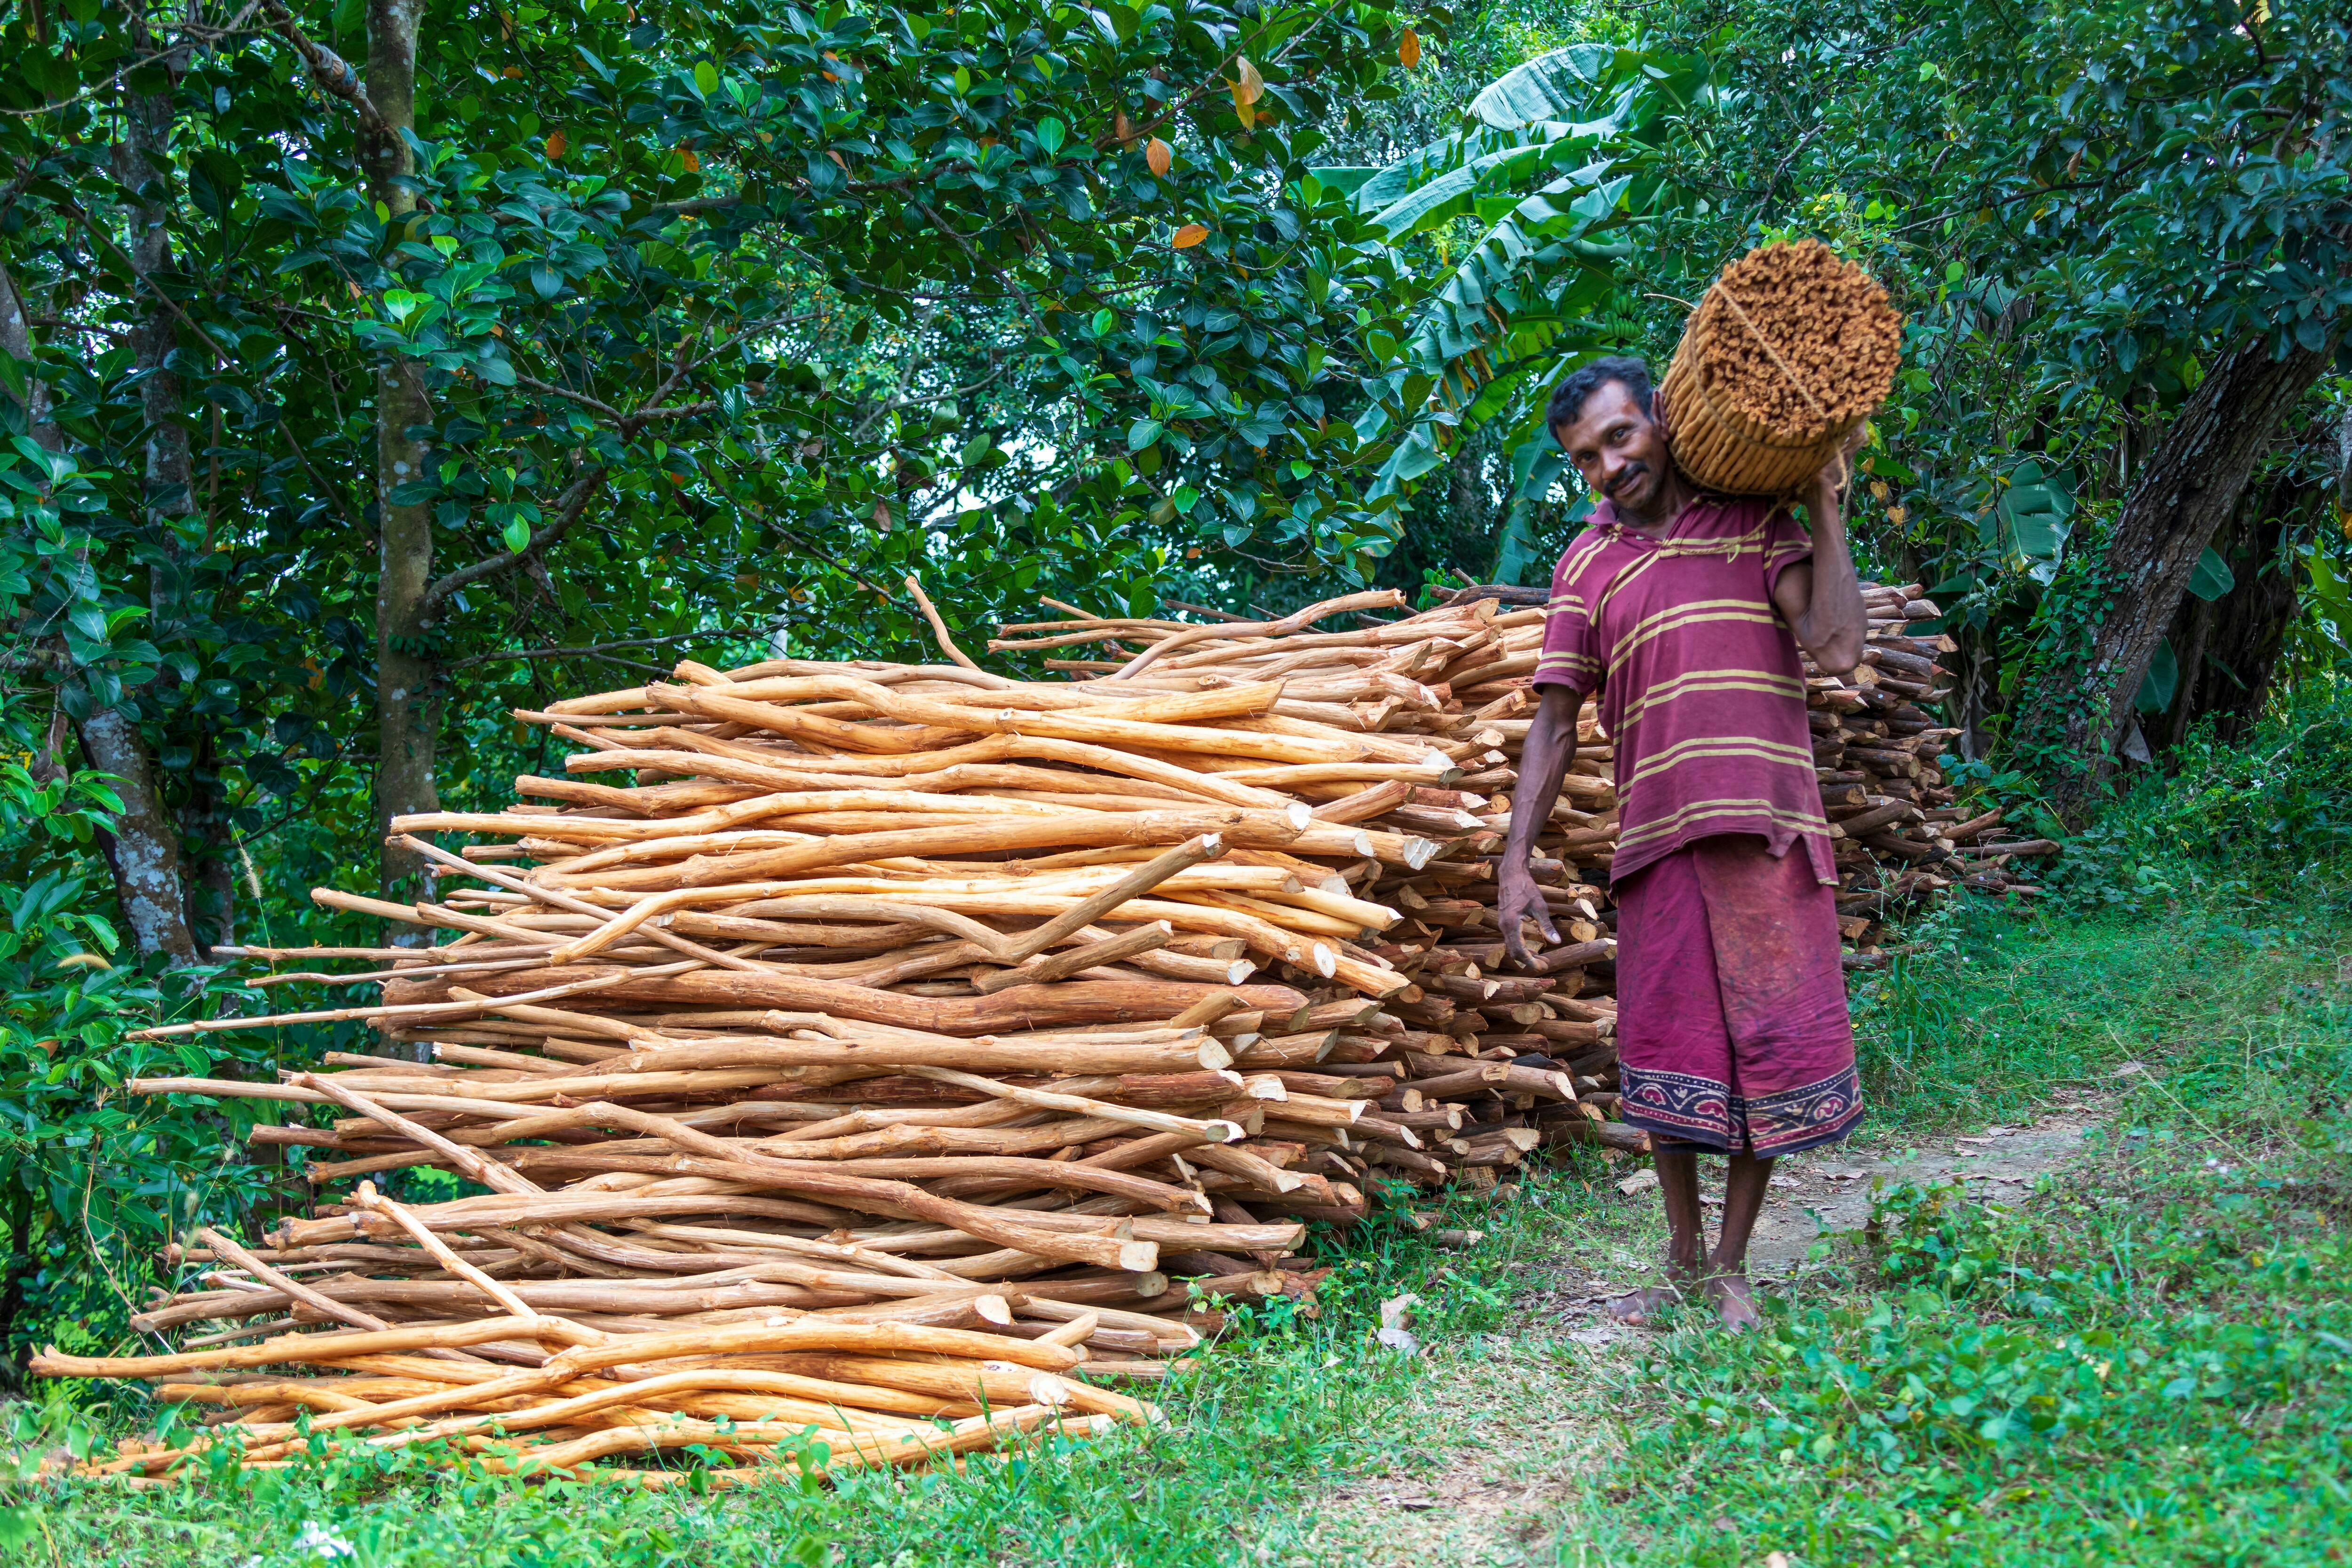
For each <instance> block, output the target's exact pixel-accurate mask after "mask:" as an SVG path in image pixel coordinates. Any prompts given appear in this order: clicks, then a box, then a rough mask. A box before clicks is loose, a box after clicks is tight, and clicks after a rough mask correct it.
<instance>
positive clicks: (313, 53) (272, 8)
mask: <svg viewBox="0 0 2352 1568" xmlns="http://www.w3.org/2000/svg"><path fill="white" fill-rule="evenodd" d="M261 9H262V10H263V12H264V13H265V14H267V15H268V17H269V20H270V21H271V22H272V23H273V24H275V26H276V27H277V30H278V32H280V33H282V34H284V35H285V37H286V41H287V42H288V43H289V44H291V45H293V46H294V52H295V53H296V54H298V55H300V56H301V57H302V64H303V65H304V66H305V67H307V68H309V70H310V80H311V81H312V82H313V83H314V84H315V85H316V86H317V87H318V89H319V90H320V91H321V92H324V93H328V94H331V96H333V97H336V98H340V99H343V100H346V101H348V102H349V103H350V104H351V106H352V108H354V109H356V110H359V116H360V123H361V124H362V125H363V126H365V127H366V128H367V129H368V130H369V131H370V132H373V134H375V135H378V136H388V135H390V134H391V133H392V132H391V130H390V128H389V127H387V126H386V125H385V124H384V122H383V116H382V115H381V114H378V113H377V112H376V109H375V102H374V100H372V99H370V98H369V97H368V95H367V90H366V89H364V88H362V87H361V86H360V79H359V73H358V72H357V71H354V70H353V69H352V68H351V66H350V65H349V64H348V63H346V62H345V61H344V59H343V57H342V56H341V55H339V54H337V53H335V51H334V50H332V49H330V48H327V47H324V46H322V45H320V44H316V43H313V42H312V41H311V40H310V36H309V35H308V34H306V33H304V32H303V31H302V28H301V26H300V24H299V23H298V22H296V21H295V20H294V14H293V13H292V12H291V11H289V10H288V9H287V8H286V6H285V5H284V4H283V0H261Z"/></svg>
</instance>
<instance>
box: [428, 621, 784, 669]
mask: <svg viewBox="0 0 2352 1568" xmlns="http://www.w3.org/2000/svg"><path fill="white" fill-rule="evenodd" d="M766 635H767V634H766V633H765V632H761V631H758V630H756V629H754V628H752V627H749V626H730V627H728V628H725V629H723V630H719V631H715V632H673V633H672V634H670V635H669V636H668V637H623V638H621V639H619V640H618V641H615V642H600V643H590V644H588V645H586V646H585V647H524V648H512V649H508V650H504V651H501V652H499V653H478V654H472V655H469V656H467V658H458V659H452V660H450V661H449V662H448V663H447V664H445V665H443V666H442V667H441V668H444V669H464V668H467V666H468V665H475V664H497V663H499V662H501V661H503V660H506V659H531V658H594V657H595V656H597V655H599V654H603V653H609V652H611V651H612V650H613V649H614V648H622V647H661V646H663V645H664V644H666V643H674V642H694V641H696V640H698V639H700V638H705V637H710V638H717V637H765V636H766ZM665 673H667V672H665Z"/></svg>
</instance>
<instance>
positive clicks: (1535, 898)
mask: <svg viewBox="0 0 2352 1568" xmlns="http://www.w3.org/2000/svg"><path fill="white" fill-rule="evenodd" d="M1495 891H1496V900H1495V914H1496V918H1497V919H1498V920H1500V921H1502V922H1503V951H1504V952H1507V953H1509V954H1510V955H1511V962H1512V963H1516V964H1517V965H1518V966H1519V967H1520V968H1521V969H1533V968H1534V967H1535V960H1534V959H1533V958H1531V957H1529V956H1528V942H1527V938H1526V936H1525V935H1523V934H1522V933H1521V931H1520V925H1521V922H1523V921H1528V920H1532V921H1535V922H1536V930H1538V931H1541V932H1542V933H1543V939H1544V941H1546V942H1552V943H1554V944H1557V943H1558V942H1559V928H1558V927H1557V926H1555V925H1553V924H1552V923H1551V910H1549V908H1548V907H1546V905H1545V903H1544V896H1543V889H1541V888H1538V887H1537V886H1536V874H1535V873H1534V872H1533V871H1530V870H1528V863H1527V858H1526V857H1524V856H1521V857H1518V858H1512V857H1510V856H1506V857H1504V859H1503V867H1502V871H1501V873H1500V875H1499V876H1497V877H1496V883H1495Z"/></svg>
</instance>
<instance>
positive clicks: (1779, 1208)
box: [1288, 1095, 2104, 1568]
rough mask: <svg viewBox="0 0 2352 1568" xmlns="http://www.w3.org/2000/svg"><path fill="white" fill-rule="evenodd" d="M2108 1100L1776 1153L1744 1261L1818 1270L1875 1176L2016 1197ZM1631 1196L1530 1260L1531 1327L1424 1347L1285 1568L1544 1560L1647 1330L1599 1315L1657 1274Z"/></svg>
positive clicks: (1526, 1305)
mask: <svg viewBox="0 0 2352 1568" xmlns="http://www.w3.org/2000/svg"><path fill="white" fill-rule="evenodd" d="M2103 1109H2104V1102H2103V1101H2101V1100H2095V1099H2093V1098H2090V1097H2085V1096H2079V1095H2066V1096H2062V1097H2060V1099H2059V1100H2057V1101H2055V1102H2054V1103H2053V1104H2052V1105H2051V1106H2050V1107H2049V1108H2048V1109H2047V1110H2045V1111H2044V1112H2043V1113H2042V1115H2040V1116H2038V1117H2037V1118H2035V1120H2034V1121H2032V1123H2031V1124H2030V1125H2027V1126H2021V1127H1987V1128H1982V1129H1979V1131H1976V1132H1973V1133H1969V1134H1966V1135H1964V1136H1959V1137H1952V1138H1944V1139H1939V1140H1937V1142H1935V1143H1933V1144H1932V1145H1928V1146H1923V1147H1919V1148H1901V1147H1885V1146H1881V1147H1876V1148H1873V1147H1871V1146H1869V1145H1866V1144H1865V1145H1843V1146H1840V1147H1838V1148H1834V1149H1831V1150H1828V1151H1825V1152H1823V1153H1822V1155H1820V1156H1818V1157H1816V1156H1813V1155H1799V1156H1796V1157H1794V1158H1791V1159H1788V1160H1784V1161H1782V1162H1781V1163H1780V1166H1779V1168H1778V1169H1776V1170H1775V1171H1774V1173H1773V1178H1772V1190H1771V1194H1770V1195H1769V1197H1768V1198H1767V1200H1766V1203H1765V1211H1764V1215H1763V1217H1762V1219H1761V1220H1760V1221H1759V1225H1758V1226H1757V1232H1756V1238H1755V1242H1754V1246H1753V1247H1752V1248H1751V1251H1750V1254H1749V1257H1750V1264H1751V1272H1752V1274H1753V1276H1754V1278H1755V1279H1757V1280H1758V1282H1759V1284H1760V1283H1766V1282H1769V1281H1786V1280H1789V1279H1792V1278H1794V1277H1795V1276H1797V1275H1798V1274H1800V1273H1801V1272H1803V1271H1804V1270H1805V1269H1807V1268H1811V1267H1818V1266H1819V1265H1817V1264H1814V1263H1812V1262H1811V1261H1810V1259H1809V1254H1811V1251H1812V1248H1813V1247H1814V1245H1815V1243H1816V1242H1818V1241H1819V1240H1821V1239H1822V1237H1825V1236H1833V1235H1838V1234H1843V1233H1849V1232H1853V1231H1855V1230H1858V1229H1860V1228H1861V1226H1863V1224H1864V1222H1865V1221H1866V1220H1867V1219H1868V1218H1869V1217H1870V1191H1871V1186H1872V1183H1873V1179H1874V1178H1876V1177H1882V1176H1883V1177H1884V1178H1885V1180H1886V1181H1887V1182H1889V1183H1897V1182H1922V1183H1924V1182H1932V1181H1949V1180H1952V1179H1954V1178H1958V1179H1959V1180H1961V1181H1964V1182H1965V1183H1967V1184H1968V1185H1969V1189H1970V1190H1971V1191H1972V1192H1978V1193H1984V1194H1998V1193H2000V1192H2002V1191H2008V1192H2011V1193H2019V1194H2021V1193H2024V1192H2026V1191H2029V1190H2031V1188H2032V1184H2033V1183H2034V1181H2035V1180H2036V1179H2037V1178H2038V1177H2040V1176H2041V1175H2042V1174H2043V1173H2047V1172H2051V1171H2054V1170H2057V1169H2058V1168H2060V1167H2061V1166H2063V1165H2064V1164H2066V1163H2069V1162H2070V1161H2072V1160H2073V1159H2074V1158H2075V1157H2076V1156H2078V1155H2079V1154H2080V1153H2081V1152H2083V1149H2084V1134H2085V1133H2087V1132H2088V1131H2090V1130H2091V1129H2092V1128H2093V1127H2095V1125H2097V1124H2098V1122H2099V1121H2101V1119H2102V1118H2101V1112H2102V1110H2103ZM1702 1170H1704V1171H1707V1172H1708V1174H1709V1177H1711V1179H1709V1180H1707V1181H1706V1193H1707V1198H1708V1204H1709V1210H1710V1213H1712V1212H1713V1210H1714V1207H1715V1205H1716V1204H1717V1203H1718V1202H1719V1194H1720V1192H1721V1187H1722V1167H1721V1165H1720V1163H1714V1164H1712V1165H1711V1166H1702ZM1642 1174H1646V1168H1645V1170H1644V1172H1643V1173H1637V1174H1636V1175H1635V1176H1634V1177H1632V1178H1629V1182H1630V1184H1632V1185H1633V1187H1634V1189H1635V1190H1634V1192H1633V1194H1630V1195H1629V1197H1628V1200H1627V1203H1626V1205H1625V1209H1626V1211H1627V1221H1628V1223H1627V1226H1625V1227H1624V1228H1623V1229H1622V1230H1621V1231H1618V1232H1615V1233H1613V1234H1601V1235H1593V1236H1585V1237H1574V1238H1571V1239H1569V1240H1567V1241H1564V1242H1563V1243H1562V1244H1561V1246H1560V1247H1559V1251H1558V1252H1557V1253H1556V1254H1554V1255H1552V1256H1549V1257H1546V1258H1530V1259H1528V1266H1527V1268H1526V1274H1527V1277H1528V1290H1527V1291H1526V1293H1525V1294H1524V1295H1523V1296H1522V1298H1521V1300H1520V1306H1521V1309H1522V1310H1524V1312H1525V1314H1526V1319H1525V1321H1526V1325H1527V1327H1526V1330H1525V1331H1524V1332H1522V1333H1520V1334H1517V1335H1502V1334H1484V1335H1477V1336H1474V1337H1473V1339H1472V1340H1471V1341H1470V1342H1466V1343H1463V1344H1458V1345H1437V1346H1432V1347H1431V1348H1430V1351H1429V1355H1430V1358H1431V1361H1430V1367H1429V1373H1430V1375H1428V1376H1427V1377H1425V1378H1423V1380H1422V1381H1421V1384H1420V1388H1419V1392H1418V1394H1416V1396H1415V1399H1414V1401H1413V1404H1412V1406H1411V1407H1410V1408H1408V1409H1407V1410H1405V1411H1403V1412H1401V1413H1400V1415H1399V1416H1398V1417H1397V1425H1398V1427H1399V1429H1400V1430H1402V1431H1408V1432H1413V1433H1418V1434H1422V1435H1423V1440H1422V1442H1421V1443H1420V1444H1418V1445H1417V1446H1415V1447H1412V1448H1410V1449H1408V1450H1406V1451H1404V1452H1403V1453H1402V1455H1401V1456H1400V1458H1399V1459H1398V1460H1397V1461H1396V1462H1395V1463H1394V1464H1393V1465H1392V1466H1391V1468H1390V1469H1389V1470H1388V1471H1387V1472H1386V1473H1382V1474H1375V1475H1371V1476H1368V1477H1364V1478H1360V1479H1355V1480H1351V1481H1349V1482H1348V1483H1346V1484H1345V1485H1342V1486H1340V1487H1339V1488H1337V1489H1334V1490H1333V1491H1332V1492H1330V1493H1329V1494H1328V1496H1327V1497H1326V1498H1325V1500H1323V1503H1322V1505H1321V1507H1320V1509H1319V1510H1318V1517H1317V1519H1316V1520H1315V1521H1314V1526H1313V1532H1312V1534H1311V1536H1310V1537H1309V1541H1308V1546H1309V1551H1308V1552H1307V1553H1306V1554H1304V1555H1297V1556H1293V1557H1291V1558H1290V1559H1289V1560H1288V1561H1289V1563H1292V1564H1297V1565H1306V1564H1323V1563H1369V1564H1374V1565H1378V1568H1387V1565H1389V1564H1398V1565H1403V1564H1412V1565H1413V1568H1430V1565H1432V1564H1445V1565H1452V1564H1457V1563H1459V1564H1465V1565H1475V1568H1487V1565H1497V1568H1499V1565H1505V1564H1522V1563H1538V1562H1540V1563H1554V1562H1556V1561H1559V1559H1557V1558H1556V1557H1555V1555H1554V1553H1553V1551H1552V1549H1551V1538H1552V1535H1553V1529H1552V1520H1553V1517H1554V1516H1555V1515H1556V1514H1557V1512H1558V1505H1559V1500H1561V1499H1562V1498H1564V1497H1565V1496H1566V1495H1567V1494H1568V1492H1569V1491H1570V1479H1571V1478H1573V1477H1574V1476H1576V1475H1577V1474H1579V1473H1580V1472H1582V1471H1584V1470H1587V1469H1589V1468H1591V1466H1593V1465H1594V1464H1596V1463H1599V1462H1601V1461H1602V1460H1603V1459H1605V1458H1606V1455H1607V1449H1608V1447H1609V1445H1610V1444H1611V1443H1612V1441H1613V1438H1612V1437H1611V1436H1609V1435H1608V1434H1607V1433H1605V1432H1603V1431H1598V1430H1596V1429H1595V1428H1594V1427H1593V1426H1591V1423H1590V1422H1589V1421H1587V1420H1584V1419H1580V1418H1579V1417H1577V1416H1576V1415H1574V1414H1572V1412H1573V1411H1574V1408H1575V1405H1576V1400H1575V1398H1574V1397H1573V1396H1574V1395H1575V1394H1579V1393H1580V1392H1583V1391H1586V1390H1589V1389H1590V1388H1591V1384H1592V1382H1593V1380H1594V1376H1595V1374H1596V1373H1598V1372H1600V1371H1601V1370H1602V1368H1603V1365H1604V1363H1613V1362H1615V1361H1617V1360H1618V1359H1619V1358H1622V1357H1623V1356H1625V1355H1627V1354H1628V1353H1631V1352H1633V1351H1635V1350H1636V1349H1637V1348H1638V1347H1639V1346H1640V1345H1642V1344H1643V1343H1644V1342H1648V1341H1649V1340H1650V1339H1651V1338H1652V1337H1653V1331H1643V1330H1635V1329H1628V1328H1624V1327H1622V1326H1620V1325H1619V1324H1617V1323H1615V1322H1613V1321H1610V1319H1609V1318H1608V1317H1607V1315H1606V1314H1605V1313H1603V1312H1602V1311H1601V1300H1603V1299H1604V1298H1606V1297H1609V1296H1612V1295H1616V1294H1618V1293H1620V1292H1622V1291H1624V1290H1628V1289H1633V1288H1635V1287H1637V1286H1640V1285H1643V1284H1649V1283H1654V1282H1655V1281H1656V1279H1657V1278H1658V1269H1657V1264H1656V1261H1655V1259H1656V1257H1657V1253H1658V1247H1659V1244H1660V1243H1661V1242H1662V1241H1663V1237H1664V1228H1663V1223H1662V1221H1660V1219H1659V1218H1658V1216H1657V1214H1656V1208H1655V1205H1656V1198H1655V1197H1654V1195H1653V1192H1654V1189H1650V1188H1649V1187H1648V1184H1645V1183H1644V1182H1643V1181H1642V1180H1641V1175H1642Z"/></svg>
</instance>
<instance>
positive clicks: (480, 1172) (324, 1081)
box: [294, 1072, 546, 1197]
mask: <svg viewBox="0 0 2352 1568" xmlns="http://www.w3.org/2000/svg"><path fill="white" fill-rule="evenodd" d="M294 1082H295V1083H296V1084H297V1085H298V1086H299V1087H301V1088H303V1089H317V1090H318V1091H319V1092H320V1093H321V1094H323V1095H325V1096H326V1097H327V1098H328V1099H330V1100H333V1101H335V1103H337V1104H338V1105H341V1106H344V1107H346V1108H347V1109H349V1110H355V1111H357V1112H359V1113H360V1114H361V1115H362V1116H364V1117H366V1118H367V1119H368V1120H369V1121H375V1122H380V1123H381V1124H383V1126H386V1127H389V1128H391V1129H392V1130H393V1131H394V1132H397V1133H399V1134H400V1135H401V1136H402V1137H404V1138H405V1139H408V1140H409V1141H410V1142H415V1143H420V1144H422V1145H424V1146H425V1148H427V1149H430V1150H432V1151H433V1152H435V1153H436V1154H439V1155H440V1156H441V1157H442V1158H443V1159H445V1160H446V1161H448V1162H449V1163H451V1164H453V1165H455V1166H456V1167H457V1169H458V1170H460V1171H463V1172H464V1173H466V1174H467V1175H468V1176H470V1177H472V1178H473V1179H474V1180H475V1181H477V1182H479V1183H481V1184H482V1185H484V1186H486V1187H490V1188H494V1189H495V1190H497V1191H499V1192H501V1193H509V1194H514V1195H516V1196H518V1197H524V1196H537V1195H540V1194H543V1193H544V1192H545V1191H546V1189H545V1188H543V1187H541V1186H540V1185H539V1184H537V1183H536V1182H533V1181H532V1180H530V1178H529V1177H528V1176H525V1175H522V1174H520V1173H518V1172H514V1171H510V1170H509V1169H507V1167H505V1166H504V1165H501V1164H499V1163H497V1162H495V1161H491V1160H485V1159H484V1158H482V1156H481V1155H479V1154H478V1153H476V1152H474V1151H473V1150H471V1149H467V1148H465V1147H463V1146H462V1145H459V1144H457V1143H452V1142H449V1140H447V1139H446V1138H444V1137H442V1136H441V1134H439V1133H438V1132H436V1131H433V1130H432V1129H431V1128H429V1127H420V1126H419V1125H417V1124H416V1123H415V1122H414V1121H410V1120H409V1119H408V1118H406V1117H405V1116H403V1115H401V1114H399V1113H398V1112H397V1111H394V1110H386V1109H384V1108H383V1106H381V1105H378V1104H377V1103H375V1101H373V1100H370V1099H368V1098H367V1097H366V1096H365V1095H362V1094H361V1093H360V1092H358V1091H357V1090H356V1089H346V1088H344V1087H343V1086H342V1085H341V1084H339V1083H337V1082H336V1081H335V1080H334V1079H332V1078H330V1077H324V1076H322V1075H320V1074H318V1073H311V1072H306V1073H299V1074H297V1075H296V1076H295V1079H294Z"/></svg>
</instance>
